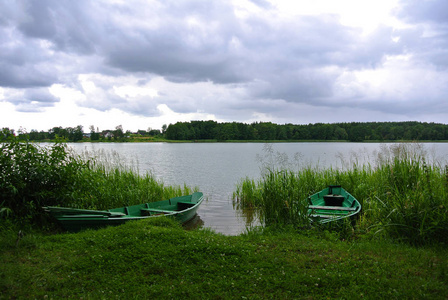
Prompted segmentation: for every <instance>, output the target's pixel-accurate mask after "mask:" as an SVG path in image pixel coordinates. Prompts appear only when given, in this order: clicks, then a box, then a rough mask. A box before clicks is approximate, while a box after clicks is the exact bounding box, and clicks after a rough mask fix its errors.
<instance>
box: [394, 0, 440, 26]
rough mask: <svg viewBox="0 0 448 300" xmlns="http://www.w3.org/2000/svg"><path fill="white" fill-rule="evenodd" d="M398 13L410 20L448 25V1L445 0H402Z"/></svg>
mask: <svg viewBox="0 0 448 300" xmlns="http://www.w3.org/2000/svg"><path fill="white" fill-rule="evenodd" d="M396 13H397V15H398V16H399V17H401V18H403V19H405V20H407V21H410V22H417V23H420V22H431V23H435V24H444V25H448V2H447V1H445V0H430V1H427V0H425V1H422V0H402V1H401V5H400V9H399V10H397V12H396Z"/></svg>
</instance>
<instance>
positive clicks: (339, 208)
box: [308, 185, 361, 223]
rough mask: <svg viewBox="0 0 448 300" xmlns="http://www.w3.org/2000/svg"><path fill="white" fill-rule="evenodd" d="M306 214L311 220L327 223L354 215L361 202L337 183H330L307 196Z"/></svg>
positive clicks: (359, 208) (358, 210)
mask: <svg viewBox="0 0 448 300" xmlns="http://www.w3.org/2000/svg"><path fill="white" fill-rule="evenodd" d="M308 202H309V206H308V215H309V216H310V218H311V219H312V221H313V222H319V223H328V222H333V221H337V220H341V219H345V218H351V217H354V216H356V215H357V214H358V213H359V212H360V211H361V204H360V203H359V201H358V200H357V199H356V198H355V197H353V196H352V195H351V194H350V193H349V192H347V191H346V190H344V189H343V188H342V187H341V186H339V185H331V186H329V187H327V188H325V189H323V190H322V191H320V192H318V193H315V194H313V195H311V196H309V197H308Z"/></svg>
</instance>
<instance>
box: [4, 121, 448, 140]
mask: <svg viewBox="0 0 448 300" xmlns="http://www.w3.org/2000/svg"><path fill="white" fill-rule="evenodd" d="M89 129H90V133H85V132H84V131H83V126H81V125H78V126H76V127H65V128H63V127H53V128H51V129H50V130H48V131H37V130H31V132H29V133H26V132H22V131H20V130H19V132H18V136H19V137H22V138H26V139H27V140H31V141H44V140H56V139H59V140H64V141H69V142H77V141H81V140H90V141H116V142H124V141H129V140H131V139H132V138H135V137H141V136H149V137H158V138H165V139H167V140H217V141H229V140H235V141H268V140H271V141H274V140H277V141H299V140H300V141H330V140H335V141H351V142H362V141H400V140H406V141H423V140H428V141H440V140H448V125H446V124H440V123H426V122H415V121H412V122H351V123H332V124H327V123H315V124H306V125H296V124H275V123H271V122H254V123H251V124H246V123H238V122H227V123H218V122H216V121H211V120H209V121H190V122H177V123H175V124H170V125H168V126H167V125H163V127H162V130H158V129H151V128H148V129H147V130H138V131H137V132H134V133H133V132H131V131H129V130H127V131H124V129H123V127H122V126H121V125H118V126H116V127H115V129H113V130H103V131H101V132H100V131H99V130H98V128H97V129H95V127H94V126H93V125H92V126H90V127H89ZM8 135H15V132H14V130H9V129H8V128H3V129H2V130H1V131H0V140H5V139H7V137H8Z"/></svg>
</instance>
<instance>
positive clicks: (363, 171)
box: [234, 144, 448, 244]
mask: <svg viewBox="0 0 448 300" xmlns="http://www.w3.org/2000/svg"><path fill="white" fill-rule="evenodd" d="M272 153H273V152H272V151H271V154H272ZM376 155H377V156H376V161H375V162H373V163H372V164H370V163H367V164H362V165H360V164H358V163H357V161H356V160H355V161H354V162H353V164H352V165H351V166H346V168H344V169H333V168H328V169H318V168H313V167H311V166H304V167H301V168H298V169H297V170H296V171H291V170H288V169H285V168H284V164H280V165H281V166H282V167H277V168H276V167H275V166H274V167H273V166H272V164H271V163H269V164H265V165H263V168H264V169H263V172H264V173H263V175H262V177H261V179H259V180H258V181H254V180H252V179H245V180H243V181H241V182H240V183H239V184H238V186H237V189H236V192H235V193H234V201H235V202H236V203H238V205H237V207H247V206H251V207H253V208H255V209H256V210H257V212H258V214H259V217H260V220H261V221H262V222H263V223H264V224H266V225H271V224H287V223H292V224H301V225H303V224H307V222H308V220H307V219H306V218H304V216H306V206H307V202H306V198H307V196H308V195H310V194H312V193H314V192H317V191H320V190H322V189H323V188H325V187H326V186H328V185H330V184H340V185H342V186H343V187H344V188H345V189H346V190H348V191H349V192H350V193H351V194H352V195H353V196H354V197H355V198H357V199H358V200H359V201H360V202H361V204H362V207H363V210H362V212H361V215H360V218H359V219H358V220H357V226H356V232H357V233H358V234H367V235H371V236H376V237H378V236H381V237H389V238H393V239H395V240H400V241H406V242H408V243H411V244H428V243H433V242H437V243H447V242H448V210H447V207H448V166H447V165H444V164H442V163H440V162H437V161H432V162H431V163H428V158H427V155H426V153H425V151H423V148H422V146H421V145H419V144H400V145H392V146H389V147H383V149H382V151H380V152H379V153H377V154H376ZM268 156H269V155H268ZM277 157H281V156H279V155H277ZM272 161H275V159H274V160H271V162H272ZM248 181H250V184H248ZM303 212H305V214H303Z"/></svg>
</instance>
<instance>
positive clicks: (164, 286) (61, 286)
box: [0, 218, 448, 299]
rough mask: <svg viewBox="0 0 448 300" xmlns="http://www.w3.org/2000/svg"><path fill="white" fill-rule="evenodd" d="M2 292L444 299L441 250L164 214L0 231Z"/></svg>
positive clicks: (446, 283) (446, 285) (447, 285)
mask: <svg viewBox="0 0 448 300" xmlns="http://www.w3.org/2000/svg"><path fill="white" fill-rule="evenodd" d="M0 237H1V241H0V245H1V246H0V247H1V248H0V249H1V251H0V261H1V262H2V268H0V290H1V298H6V299H7V298H42V297H43V298H49V299H51V298H54V299H57V298H84V299H85V298H87V299H89V298H109V299H113V298H143V299H148V298H157V299H159V298H160V299H214V298H216V299H228V298H239V299H241V298H249V299H262V298H276V299H297V298H302V299H303V298H304V299H310V298H313V299H314V298H318V299H319V298H349V299H353V298H361V297H364V298H368V299H369V298H370V299H371V298H375V299H378V298H389V299H390V298H392V299H403V298H405V299H414V298H419V299H425V298H428V299H445V297H446V295H448V277H447V275H448V274H447V271H446V270H448V263H447V257H448V256H447V254H448V253H447V251H446V249H443V250H442V249H437V248H419V249H417V248H413V247H411V246H405V245H396V244H392V243H389V242H386V241H382V242H368V241H356V242H347V241H345V242H344V241H340V240H339V239H338V238H337V237H336V236H335V235H333V234H331V233H328V232H314V231H294V230H286V229H285V230H283V231H269V230H265V232H261V231H254V232H251V233H248V234H244V235H240V236H223V235H220V234H214V233H212V232H210V231H207V230H199V231H184V230H183V229H181V228H180V226H179V225H177V224H176V223H174V222H173V221H171V220H169V219H165V218H159V219H157V220H144V221H137V222H131V223H127V224H125V225H122V226H118V227H112V228H106V229H101V230H97V231H86V232H81V233H77V234H58V235H52V236H44V235H41V234H31V233H30V234H26V235H25V236H24V237H23V238H22V239H21V240H19V241H18V242H17V239H16V237H17V236H16V234H15V233H14V232H5V231H4V232H2V234H1V235H0Z"/></svg>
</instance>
